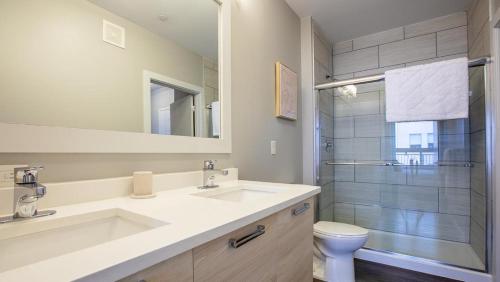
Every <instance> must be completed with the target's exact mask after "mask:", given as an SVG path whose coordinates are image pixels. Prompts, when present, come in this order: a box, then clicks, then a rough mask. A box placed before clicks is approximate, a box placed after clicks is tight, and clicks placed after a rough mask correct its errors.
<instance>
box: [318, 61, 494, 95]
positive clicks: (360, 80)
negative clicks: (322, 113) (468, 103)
mask: <svg viewBox="0 0 500 282" xmlns="http://www.w3.org/2000/svg"><path fill="white" fill-rule="evenodd" d="M490 61H491V59H490V58H489V57H484V58H478V59H474V60H469V68H472V67H478V66H484V65H486V64H488V63H490ZM384 79H385V74H378V75H372V76H364V77H359V78H351V79H345V80H337V81H333V82H327V83H323V84H319V85H316V86H315V87H314V88H315V89H316V90H326V89H331V88H336V87H342V86H346V85H351V84H362V83H370V82H376V81H381V80H384Z"/></svg>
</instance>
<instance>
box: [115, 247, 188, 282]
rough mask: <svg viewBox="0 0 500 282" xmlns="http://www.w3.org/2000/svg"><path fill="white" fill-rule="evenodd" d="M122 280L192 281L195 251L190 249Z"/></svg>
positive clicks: (146, 281)
mask: <svg viewBox="0 0 500 282" xmlns="http://www.w3.org/2000/svg"><path fill="white" fill-rule="evenodd" d="M119 281H120V282H139V281H144V282H192V281H193V252H192V251H188V252H185V253H182V254H180V255H177V256H175V257H173V258H170V259H168V260H166V261H162V262H160V263H158V264H156V265H153V266H151V267H149V268H146V269H144V270H141V271H139V272H137V273H135V274H132V275H130V276H128V277H125V278H123V279H121V280H119Z"/></svg>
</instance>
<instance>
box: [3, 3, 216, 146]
mask: <svg viewBox="0 0 500 282" xmlns="http://www.w3.org/2000/svg"><path fill="white" fill-rule="evenodd" d="M218 16H219V5H218V4H217V3H216V2H215V1H213V0H168V1H166V0H37V1H27V0H2V1H0V19H1V20H0V42H2V45H1V46H0V50H1V52H0V61H1V62H2V63H1V64H0V122H5V123H15V124H29V125H45V126H58V127H70V128H83V129H98V130H112V131H127V132H145V133H152V134H162V135H182V136H196V137H213V138H218V137H219V132H220V128H219V127H220V110H219V109H220V101H219V100H220V99H219V72H218V65H219V63H218V62H219V56H218V49H219V48H218V42H219V40H218Z"/></svg>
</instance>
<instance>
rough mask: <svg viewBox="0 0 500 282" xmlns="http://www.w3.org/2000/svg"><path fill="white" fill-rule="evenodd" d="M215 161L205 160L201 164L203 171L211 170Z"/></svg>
mask: <svg viewBox="0 0 500 282" xmlns="http://www.w3.org/2000/svg"><path fill="white" fill-rule="evenodd" d="M216 162H217V161H216V160H206V161H204V162H203V169H210V170H213V169H214V168H215V163H216Z"/></svg>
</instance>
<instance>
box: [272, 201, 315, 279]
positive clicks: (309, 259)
mask: <svg viewBox="0 0 500 282" xmlns="http://www.w3.org/2000/svg"><path fill="white" fill-rule="evenodd" d="M313 225H314V199H312V198H311V199H307V200H306V201H303V202H301V203H299V204H297V205H293V206H292V207H290V208H287V209H285V210H282V211H281V212H279V213H278V218H277V224H276V227H277V228H276V230H277V232H276V233H277V235H278V238H279V239H278V241H277V244H278V252H277V253H278V257H279V259H278V260H277V261H276V263H277V265H276V267H277V272H278V281H284V282H285V281H286V282H293V281H296V282H304V281H312V280H313V269H312V265H313Z"/></svg>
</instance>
